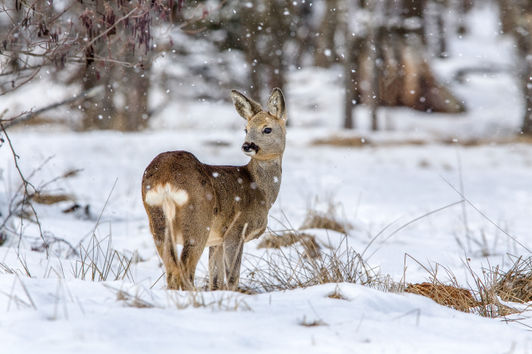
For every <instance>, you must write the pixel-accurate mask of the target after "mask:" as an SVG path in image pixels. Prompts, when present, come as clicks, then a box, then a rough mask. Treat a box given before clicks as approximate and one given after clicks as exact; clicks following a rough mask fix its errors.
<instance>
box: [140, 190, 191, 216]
mask: <svg viewBox="0 0 532 354" xmlns="http://www.w3.org/2000/svg"><path fill="white" fill-rule="evenodd" d="M187 202H188V193H187V191H186V190H184V189H178V188H175V187H174V186H172V185H171V184H170V183H166V184H164V185H162V184H160V185H158V186H156V187H155V188H151V189H150V190H148V192H147V193H146V204H148V205H151V206H160V207H162V208H163V212H164V214H165V215H166V217H167V218H169V219H170V220H173V219H174V218H175V213H176V210H175V209H176V207H182V206H183V205H185V204H186V203H187Z"/></svg>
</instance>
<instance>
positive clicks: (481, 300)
mask: <svg viewBox="0 0 532 354" xmlns="http://www.w3.org/2000/svg"><path fill="white" fill-rule="evenodd" d="M407 257H409V258H411V259H413V260H414V261H415V262H416V263H418V264H419V265H421V267H422V268H423V269H425V271H427V273H428V274H429V281H428V282H424V283H417V284H408V286H407V287H406V288H405V292H408V293H414V294H418V295H423V296H426V297H428V298H430V299H432V300H434V301H435V302H437V303H439V304H441V305H444V306H448V307H451V308H454V309H456V310H459V311H462V312H468V313H474V314H477V315H480V316H483V317H490V318H496V317H506V316H509V315H512V314H516V313H521V312H523V311H524V310H521V311H520V310H518V309H516V308H513V307H510V306H507V305H505V304H503V303H501V302H500V300H499V297H498V295H499V294H500V292H499V293H498V291H497V289H498V287H497V284H498V281H497V279H499V278H500V277H499V270H498V268H497V267H496V268H488V269H482V273H481V275H479V274H477V273H476V272H475V271H474V270H473V269H472V268H471V266H470V264H469V262H466V263H465V265H466V269H467V270H468V272H469V275H470V282H472V284H473V286H469V288H470V289H465V288H463V287H461V286H459V284H458V281H457V280H456V277H455V276H454V274H453V273H452V272H451V271H450V270H449V269H447V268H445V267H443V266H441V265H438V264H436V266H435V267H434V268H433V267H430V268H429V267H426V266H424V265H422V264H421V263H420V262H419V261H417V260H416V259H414V258H412V257H410V256H408V255H407ZM439 269H444V271H445V272H444V273H445V274H446V275H447V278H448V279H447V281H445V282H444V281H442V280H440V279H441V278H440V276H439ZM506 291H507V290H506ZM499 296H500V295H499ZM501 299H502V297H501ZM503 300H504V299H503Z"/></svg>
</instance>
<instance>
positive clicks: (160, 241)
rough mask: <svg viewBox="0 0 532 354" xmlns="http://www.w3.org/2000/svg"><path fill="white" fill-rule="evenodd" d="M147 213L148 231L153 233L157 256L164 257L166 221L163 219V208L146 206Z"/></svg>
mask: <svg viewBox="0 0 532 354" xmlns="http://www.w3.org/2000/svg"><path fill="white" fill-rule="evenodd" d="M147 211H148V215H150V218H149V219H150V231H151V234H152V235H153V241H154V242H155V247H156V248H157V253H159V257H161V259H164V239H165V233H166V221H165V219H164V213H163V209H162V208H161V207H151V206H150V207H147Z"/></svg>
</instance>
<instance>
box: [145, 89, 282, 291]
mask: <svg viewBox="0 0 532 354" xmlns="http://www.w3.org/2000/svg"><path fill="white" fill-rule="evenodd" d="M231 97H232V99H233V103H234V105H235V108H236V111H237V112H238V113H239V114H240V115H241V116H242V117H243V118H245V119H246V120H247V126H246V130H245V131H246V140H245V142H244V144H243V145H242V150H243V151H244V153H245V154H246V155H248V156H250V157H251V161H250V162H249V163H248V164H247V165H245V166H211V165H206V164H203V163H201V162H200V161H198V159H196V157H195V156H194V155H192V154H191V153H189V152H186V151H171V152H164V153H161V154H159V155H158V156H157V157H155V159H153V161H152V162H151V163H150V164H149V166H148V167H147V168H146V171H145V172H144V177H143V179H142V200H143V202H144V207H145V208H146V212H147V214H148V218H149V221H150V230H151V233H152V234H153V238H154V241H155V245H156V247H157V251H158V252H159V255H160V256H161V258H162V260H163V263H164V267H165V269H166V281H167V285H168V288H169V289H180V288H182V289H185V290H188V289H193V288H194V273H195V270H196V265H197V263H198V260H199V258H200V256H201V254H202V253H203V249H204V248H205V247H206V246H209V288H210V289H213V290H214V289H221V288H224V284H225V288H228V289H235V288H236V287H237V286H238V281H239V277H240V263H241V260H242V249H243V243H244V242H246V241H249V240H252V239H254V238H257V237H259V236H260V235H261V234H262V233H263V232H264V230H265V229H266V224H267V222H268V211H269V210H270V208H271V206H272V204H273V203H274V202H275V199H276V198H277V194H278V193H279V188H280V184H281V161H282V157H283V152H284V148H285V135H286V110H285V101H284V97H283V94H282V92H281V90H280V89H278V88H276V89H274V90H273V91H272V94H271V96H270V98H269V100H268V105H267V111H264V110H263V109H262V107H261V105H260V104H259V103H257V102H255V101H253V100H251V99H249V98H247V97H246V96H244V95H243V94H241V93H239V92H238V91H235V90H233V91H232V92H231ZM176 244H180V245H183V250H182V252H181V257H180V258H178V256H177V254H176ZM224 278H225V283H224Z"/></svg>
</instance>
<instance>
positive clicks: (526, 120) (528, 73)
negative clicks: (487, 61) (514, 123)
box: [514, 3, 532, 135]
mask: <svg viewBox="0 0 532 354" xmlns="http://www.w3.org/2000/svg"><path fill="white" fill-rule="evenodd" d="M522 10H523V11H521V12H520V15H519V17H518V18H517V20H516V24H517V26H516V28H515V30H514V33H515V37H516V40H517V47H518V49H519V53H520V54H521V70H520V71H521V82H522V84H521V86H522V90H523V96H524V100H525V112H524V115H523V125H522V132H523V133H524V134H529V135H532V4H530V3H529V4H528V5H527V6H523V8H522Z"/></svg>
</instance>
